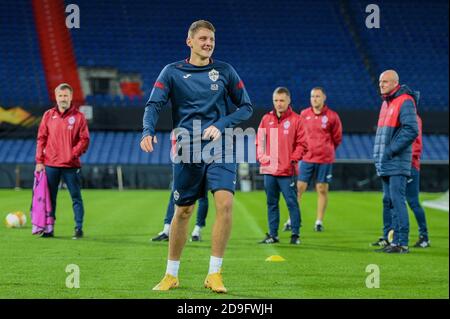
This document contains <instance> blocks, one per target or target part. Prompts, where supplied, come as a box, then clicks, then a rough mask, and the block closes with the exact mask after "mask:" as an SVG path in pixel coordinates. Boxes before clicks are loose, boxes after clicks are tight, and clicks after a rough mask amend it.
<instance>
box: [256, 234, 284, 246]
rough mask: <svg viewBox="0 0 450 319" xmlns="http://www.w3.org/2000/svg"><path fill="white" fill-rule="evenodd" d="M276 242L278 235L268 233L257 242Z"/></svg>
mask: <svg viewBox="0 0 450 319" xmlns="http://www.w3.org/2000/svg"><path fill="white" fill-rule="evenodd" d="M278 242H280V240H279V239H278V237H273V236H271V235H270V234H266V238H264V239H263V240H261V241H260V242H259V243H260V244H275V243H278Z"/></svg>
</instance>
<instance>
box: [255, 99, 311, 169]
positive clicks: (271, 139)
mask: <svg viewBox="0 0 450 319" xmlns="http://www.w3.org/2000/svg"><path fill="white" fill-rule="evenodd" d="M256 151H257V154H256V158H257V160H258V161H259V162H260V164H261V165H260V173H261V174H270V175H274V176H293V175H298V165H297V162H298V161H299V160H301V159H302V157H303V154H304V153H305V151H306V141H305V134H304V130H303V125H302V119H301V117H300V115H298V114H297V113H295V112H294V111H292V108H291V107H289V109H288V110H287V111H286V112H285V113H284V114H282V115H281V117H280V118H278V117H277V115H276V111H274V110H273V111H270V112H269V113H267V114H266V115H264V116H263V118H262V119H261V123H260V124H259V127H258V134H257V137H256Z"/></svg>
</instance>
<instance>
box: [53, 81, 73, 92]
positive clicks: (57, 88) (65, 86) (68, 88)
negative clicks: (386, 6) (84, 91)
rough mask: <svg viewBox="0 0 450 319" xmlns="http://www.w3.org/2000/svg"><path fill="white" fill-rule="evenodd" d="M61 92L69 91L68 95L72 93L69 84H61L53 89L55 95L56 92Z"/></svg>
mask: <svg viewBox="0 0 450 319" xmlns="http://www.w3.org/2000/svg"><path fill="white" fill-rule="evenodd" d="M61 90H69V91H70V93H73V89H72V87H71V86H70V85H69V84H67V83H61V84H60V85H58V86H57V87H56V88H55V93H56V92H58V91H61Z"/></svg>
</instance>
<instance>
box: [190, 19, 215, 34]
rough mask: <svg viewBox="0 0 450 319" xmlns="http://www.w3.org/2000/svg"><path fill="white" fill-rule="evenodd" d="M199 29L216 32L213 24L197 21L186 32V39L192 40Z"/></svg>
mask: <svg viewBox="0 0 450 319" xmlns="http://www.w3.org/2000/svg"><path fill="white" fill-rule="evenodd" d="M201 28H204V29H208V30H210V31H212V32H216V28H214V26H213V24H212V23H211V22H209V21H206V20H197V21H194V22H192V24H191V26H190V27H189V30H188V38H192V37H193V36H194V34H195V33H196V32H197V31H198V30H199V29H201Z"/></svg>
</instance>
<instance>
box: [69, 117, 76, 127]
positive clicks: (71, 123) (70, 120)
mask: <svg viewBox="0 0 450 319" xmlns="http://www.w3.org/2000/svg"><path fill="white" fill-rule="evenodd" d="M69 124H70V125H74V124H75V117H73V116H71V117H69Z"/></svg>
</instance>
